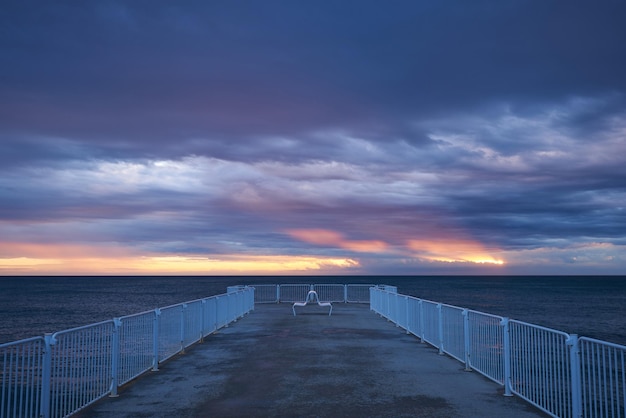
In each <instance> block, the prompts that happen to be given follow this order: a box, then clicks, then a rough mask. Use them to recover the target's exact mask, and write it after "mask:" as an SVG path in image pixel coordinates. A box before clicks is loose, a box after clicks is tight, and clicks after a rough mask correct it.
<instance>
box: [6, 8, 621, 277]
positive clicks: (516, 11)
mask: <svg viewBox="0 0 626 418" xmlns="http://www.w3.org/2000/svg"><path fill="white" fill-rule="evenodd" d="M625 8H626V6H625V5H624V4H623V3H622V2H612V3H606V4H593V5H591V4H588V3H587V2H583V1H573V2H569V3H568V4H567V5H546V4H544V3H542V2H525V3H524V4H521V3H517V2H503V3H498V4H496V5H494V4H493V3H492V2H489V3H488V2H483V1H478V2H472V3H471V4H470V3H466V2H457V1H450V2H448V1H444V2H443V3H436V4H431V3H418V2H410V1H399V2H396V3H394V6H393V7H391V6H389V5H387V4H382V3H380V2H376V1H365V2H359V3H358V5H355V4H351V3H350V2H341V3H337V4H330V3H328V4H323V5H319V4H315V5H313V4H309V5H307V4H298V5H295V4H292V3H291V2H287V1H268V2H264V3H263V4H262V5H261V4H254V3H248V2H245V3H239V2H228V3H224V4H209V3H206V2H191V3H187V4H185V5H179V4H171V3H169V2H161V1H155V2H151V3H150V5H149V6H147V5H145V4H140V3H133V4H129V3H121V2H116V1H107V2H103V3H98V4H90V3H84V4H83V3H81V4H55V5H51V4H44V3H41V4H38V7H34V8H33V7H30V6H27V5H25V4H23V3H21V2H14V1H9V2H8V3H7V4H6V5H5V6H4V8H3V11H4V13H3V14H2V16H0V28H2V30H1V31H0V51H1V52H2V54H0V98H1V99H0V202H1V204H0V236H2V239H3V240H5V242H7V243H13V244H14V245H15V248H16V249H22V251H24V254H27V253H28V251H27V249H28V247H27V246H29V245H38V244H42V245H44V244H45V245H54V244H55V243H56V244H58V245H59V248H68V249H73V250H75V251H76V253H77V254H80V253H81V251H82V250H81V248H83V247H84V248H86V249H89V248H94V246H95V248H98V247H99V246H107V247H111V248H114V247H115V246H116V245H118V246H120V247H121V248H126V249H129V251H132V252H133V254H135V253H134V252H135V251H136V252H137V254H141V255H146V257H153V256H154V257H164V258H163V260H169V261H171V263H170V264H168V265H169V266H171V267H172V268H173V266H181V265H182V264H184V263H179V262H178V261H176V260H187V259H189V260H195V259H196V257H200V258H202V257H204V258H205V259H209V258H212V257H215V258H214V259H216V260H223V259H222V258H219V257H226V256H228V257H235V256H241V257H252V258H253V257H282V256H285V257H312V259H311V260H318V259H320V260H321V259H328V260H330V259H332V260H351V261H350V262H348V264H349V265H350V266H351V267H350V271H352V272H354V271H357V270H358V271H359V272H361V271H365V272H384V271H397V272H413V271H425V272H431V271H446V272H457V271H462V269H463V268H468V269H470V270H468V271H471V272H487V274H489V273H488V272H489V271H493V269H492V270H489V269H490V268H492V267H494V268H495V267H496V266H495V265H489V266H487V265H482V266H478V265H474V264H476V263H473V261H476V260H483V261H492V262H494V261H499V260H506V261H507V264H506V265H503V266H500V267H501V268H502V269H505V268H506V269H516V268H518V269H521V270H523V268H522V267H521V266H522V265H523V264H524V263H523V260H524V259H525V257H528V258H529V259H531V260H529V263H528V265H529V266H536V267H532V268H536V269H538V270H537V271H539V270H540V266H546V268H548V269H553V268H554V269H555V270H556V269H557V268H556V267H553V266H558V265H561V266H563V268H565V269H568V268H572V267H571V266H572V265H576V266H579V265H580V264H584V265H587V266H590V267H589V268H590V269H591V268H592V267H591V266H595V267H597V268H598V269H599V270H602V271H614V272H618V273H619V272H621V271H622V270H620V266H623V264H620V263H622V258H621V257H620V256H619V252H620V250H621V249H622V246H623V245H624V239H623V237H624V236H626V229H625V228H626V227H625V226H624V225H626V222H624V213H623V211H624V207H625V206H626V195H625V194H624V187H623V185H624V178H626V171H625V170H626V168H625V167H626V163H625V157H624V155H626V142H625V141H624V136H625V135H626V101H625V99H624V98H625V97H626V78H625V77H624V76H623V74H626V58H624V54H622V53H621V52H622V50H623V45H622V42H621V40H622V39H624V38H625V37H626V33H625V31H626V29H625V26H624V25H623V24H622V22H621V20H620V16H622V15H623V14H624V11H626V10H625ZM355 11H358V13H356V12H355ZM591 242H594V243H600V244H602V245H610V246H612V247H610V248H613V250H612V251H611V254H610V255H607V257H612V258H606V259H605V258H602V257H600V258H597V257H595V256H593V254H596V253H597V251H598V250H597V248H596V247H591V246H589V247H588V246H587V245H588V244H589V243H591ZM7 245H9V244H7ZM576 245H581V246H582V247H580V248H582V249H581V250H580V251H579V253H577V255H573V254H572V256H571V257H570V256H569V253H568V256H567V257H564V256H562V254H563V253H561V252H560V249H564V248H574V246H576ZM7 248H8V247H7ZM554 248H556V249H559V251H557V250H554V251H552V250H548V249H554ZM577 248H578V247H577ZM544 250H545V251H546V253H545V256H544V253H543V252H542V251H544ZM587 253H589V255H585V254H587ZM170 256H171V257H175V258H172V259H168V258H167V257H170ZM218 256H219V257H218ZM11 257H12V258H13V259H14V260H22V261H19V262H18V261H14V263H17V264H20V263H22V264H23V263H26V261H24V259H25V258H29V257H30V256H27V255H23V256H20V254H18V253H12V255H11ZM24 257H25V258H24ZM37 257H39V258H40V259H41V260H45V259H48V258H47V256H46V255H45V254H41V255H40V256H37ZM37 257H34V256H33V257H30V258H32V259H35V258H37ZM67 257H70V258H71V254H69V253H68V254H67ZM176 257H181V258H176ZM573 257H576V260H578V262H577V264H576V263H572V262H571V260H573ZM65 258H66V256H63V257H60V256H59V259H65ZM235 259H236V257H235V258H233V260H235ZM532 259H534V260H535V261H536V262H534V261H533V260H532ZM441 260H446V261H441ZM472 260H473V261H472ZM511 260H512V261H511ZM169 261H168V263H169ZM239 261H240V262H242V263H245V261H244V259H241V260H239ZM257 261H258V262H259V263H260V262H261V259H258V260H257ZM189 262H190V263H191V264H194V263H195V262H194V261H189ZM220 263H222V264H220V265H221V266H222V267H223V266H226V265H230V264H228V263H226V262H225V261H223V262H222V261H220ZM312 263H313V264H315V263H317V261H312ZM552 263H556V264H552ZM559 263H560V264H559ZM279 264H280V263H278V264H275V265H279ZM305 264H306V263H305ZM63 265H64V266H65V267H64V268H66V267H67V266H68V265H69V264H63ZM137 265H139V264H137ZM194 265H197V264H194ZM311 265H312V264H311ZM468 266H469V267H468ZM500 267H498V268H500ZM94 268H95V267H94ZM207 268H208V267H207ZM311 268H313V267H311ZM323 268H326V267H320V269H323ZM438 269H440V270H438ZM611 269H612V270H611ZM59 271H60V270H59ZM298 271H300V270H298ZM341 271H344V270H341ZM571 271H578V270H577V269H576V268H574V269H573V270H571Z"/></svg>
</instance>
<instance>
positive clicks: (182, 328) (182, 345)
mask: <svg viewBox="0 0 626 418" xmlns="http://www.w3.org/2000/svg"><path fill="white" fill-rule="evenodd" d="M186 310H187V304H186V303H183V304H182V305H181V307H180V354H185V311H186Z"/></svg>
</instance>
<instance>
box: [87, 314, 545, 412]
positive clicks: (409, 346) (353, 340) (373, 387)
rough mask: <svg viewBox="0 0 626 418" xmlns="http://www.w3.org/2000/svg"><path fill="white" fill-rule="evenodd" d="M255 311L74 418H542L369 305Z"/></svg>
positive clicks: (534, 410) (524, 404) (530, 406)
mask: <svg viewBox="0 0 626 418" xmlns="http://www.w3.org/2000/svg"><path fill="white" fill-rule="evenodd" d="M291 308H292V307H291V305H290V304H287V303H282V304H257V305H256V306H255V309H254V311H252V312H251V313H250V314H248V315H246V316H245V317H244V318H243V319H240V320H238V321H237V322H235V323H233V324H231V325H229V326H228V327H227V328H222V329H221V330H219V331H218V332H216V333H214V334H212V335H210V336H208V337H207V338H205V340H204V342H203V343H200V344H196V345H193V346H191V347H189V348H188V349H187V350H186V352H185V354H182V355H180V354H179V355H177V356H175V357H173V358H172V359H170V360H168V361H167V362H165V363H164V364H162V365H161V366H160V370H159V371H158V372H148V375H144V376H143V377H141V378H139V379H137V380H135V381H133V382H131V383H130V384H128V385H126V386H124V387H122V388H120V390H119V396H118V397H115V398H109V397H106V398H103V399H101V400H100V401H98V402H96V403H95V404H93V405H92V406H90V407H87V408H86V409H85V410H83V411H81V412H79V413H78V414H77V415H76V416H77V417H83V418H92V417H93V418H104V417H116V418H120V417H141V416H143V417H168V418H169V417H204V416H219V417H244V416H245V417H280V416H302V417H331V416H334V417H337V416H368V417H408V416H411V417H413V416H419V417H520V418H521V417H545V416H547V415H545V414H543V413H542V412H541V411H539V410H538V409H536V408H535V407H533V406H532V405H529V404H528V403H526V402H524V401H523V400H521V399H519V398H517V397H505V396H503V389H502V387H500V386H498V385H497V384H495V383H493V382H492V381H490V380H488V379H487V378H485V377H484V376H482V375H480V374H479V373H475V372H466V371H463V365H462V364H460V363H459V362H457V361H455V360H453V359H451V358H449V357H448V356H441V355H438V353H437V349H435V348H433V347H432V346H430V345H427V344H423V343H421V342H420V340H419V339H418V338H416V337H415V336H413V335H410V334H407V333H406V332H405V331H404V330H402V329H400V328H398V327H397V326H396V325H394V324H393V323H391V322H389V321H387V320H386V319H383V318H381V317H380V316H379V315H377V314H375V313H374V312H372V311H370V310H369V305H367V304H344V303H336V304H334V308H333V313H332V316H328V309H327V308H322V307H318V306H317V305H308V306H307V307H305V308H300V309H299V311H298V315H297V316H293V314H292V309H291Z"/></svg>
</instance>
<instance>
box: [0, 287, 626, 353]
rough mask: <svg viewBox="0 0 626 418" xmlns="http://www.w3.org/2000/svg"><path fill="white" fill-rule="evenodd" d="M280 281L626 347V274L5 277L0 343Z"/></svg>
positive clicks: (1, 294)
mask: <svg viewBox="0 0 626 418" xmlns="http://www.w3.org/2000/svg"><path fill="white" fill-rule="evenodd" d="M275 283H278V284H287V283H308V284H317V283H319V284H328V283H338V284H352V283H355V284H387V285H393V286H397V288H398V293H402V294H405V295H410V296H415V297H418V298H421V299H426V300H430V301H434V302H440V303H444V304H448V305H453V306H458V307H462V308H467V309H472V310H476V311H480V312H485V313H489V314H494V315H499V316H505V317H508V318H510V319H516V320H520V321H524V322H528V323H531V324H536V325H541V326H543V327H547V328H552V329H555V330H559V331H565V332H567V333H570V334H578V335H580V336H586V337H591V338H596V339H599V340H604V341H608V342H612V343H616V344H621V345H626V276H293V277H290V276H277V277H268V276H237V277H234V276H225V277H224V276H219V277H218V276H198V277H190V276H182V277H178V276H151V277H148V276H138V277H135V276H133V277H119V276H113V277H108V276H88V277H77V276H72V277H58V276H54V277H23V276H20V277H8V276H4V277H0V344H3V343H7V342H11V341H16V340H20V339H24V338H30V337H34V336H41V335H43V334H44V333H53V332H57V331H62V330H65V329H70V328H74V327H78V326H83V325H88V324H92V323H96V322H100V321H104V320H109V319H112V318H115V317H120V316H124V315H130V314H134V313H139V312H144V311H148V310H152V309H155V308H159V307H165V306H169V305H173V304H177V303H181V302H186V301H191V300H196V299H200V298H204V297H209V296H214V295H218V294H223V293H226V290H227V287H228V286H232V285H254V284H275ZM289 312H290V310H289V309H287V310H286V314H289Z"/></svg>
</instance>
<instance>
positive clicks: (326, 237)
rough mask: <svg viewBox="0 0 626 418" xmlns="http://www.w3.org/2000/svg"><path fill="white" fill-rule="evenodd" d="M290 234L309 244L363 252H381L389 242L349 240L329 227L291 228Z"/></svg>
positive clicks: (385, 249) (386, 247)
mask: <svg viewBox="0 0 626 418" xmlns="http://www.w3.org/2000/svg"><path fill="white" fill-rule="evenodd" d="M287 234H289V236H291V237H293V238H295V239H297V240H299V241H304V242H307V243H309V244H315V245H322V246H329V247H338V248H343V249H344V250H349V251H355V252H361V253H380V252H385V251H387V249H388V245H387V243H385V242H383V241H378V240H347V239H345V238H344V236H343V235H342V234H340V233H339V232H336V231H331V230H328V229H290V230H288V231H287Z"/></svg>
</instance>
